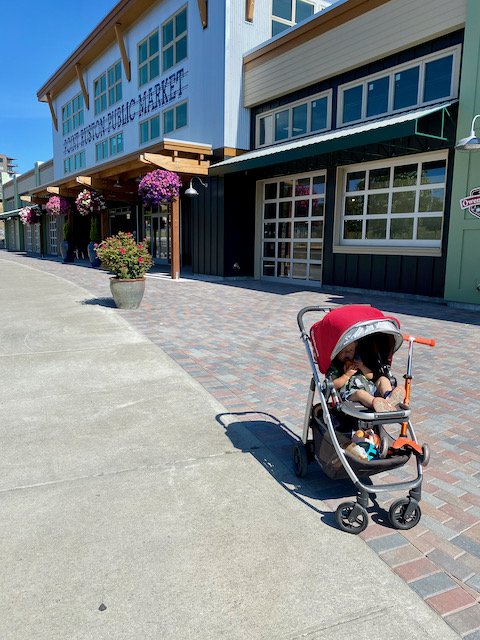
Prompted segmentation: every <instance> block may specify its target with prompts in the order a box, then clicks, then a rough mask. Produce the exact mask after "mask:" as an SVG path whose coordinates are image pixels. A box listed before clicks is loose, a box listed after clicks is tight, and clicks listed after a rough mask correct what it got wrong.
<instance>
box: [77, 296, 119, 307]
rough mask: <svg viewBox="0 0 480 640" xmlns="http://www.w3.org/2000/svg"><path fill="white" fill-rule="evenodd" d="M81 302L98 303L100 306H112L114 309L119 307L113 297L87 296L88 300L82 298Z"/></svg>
mask: <svg viewBox="0 0 480 640" xmlns="http://www.w3.org/2000/svg"><path fill="white" fill-rule="evenodd" d="M81 304H92V305H98V306H99V307H111V308H113V309H116V308H117V305H116V304H115V302H114V301H113V298H87V299H86V300H82V301H81Z"/></svg>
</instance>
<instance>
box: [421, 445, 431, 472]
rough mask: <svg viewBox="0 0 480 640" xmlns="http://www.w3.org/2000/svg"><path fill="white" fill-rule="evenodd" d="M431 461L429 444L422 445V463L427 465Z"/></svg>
mask: <svg viewBox="0 0 480 640" xmlns="http://www.w3.org/2000/svg"><path fill="white" fill-rule="evenodd" d="M429 462H430V447H429V446H428V444H424V445H422V465H423V466H424V467H426V466H427V465H428V463H429Z"/></svg>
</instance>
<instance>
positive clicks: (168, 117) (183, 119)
mask: <svg viewBox="0 0 480 640" xmlns="http://www.w3.org/2000/svg"><path fill="white" fill-rule="evenodd" d="M187 124H188V121H187V103H186V102H182V104H179V105H177V106H176V107H174V108H173V109H167V110H166V111H164V112H163V134H164V135H165V134H167V133H171V132H172V131H176V130H177V129H181V128H182V127H186V126H187Z"/></svg>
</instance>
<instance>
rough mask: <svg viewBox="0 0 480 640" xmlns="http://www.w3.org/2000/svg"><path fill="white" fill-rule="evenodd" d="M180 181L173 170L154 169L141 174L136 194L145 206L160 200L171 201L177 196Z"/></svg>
mask: <svg viewBox="0 0 480 640" xmlns="http://www.w3.org/2000/svg"><path fill="white" fill-rule="evenodd" d="M181 186H182V181H181V180H180V178H179V176H178V175H177V174H176V173H175V172H173V171H165V170H163V169H155V171H150V173H147V174H146V175H144V176H143V178H142V179H141V181H140V184H139V185H138V194H139V196H140V197H141V198H142V201H143V204H144V205H145V206H146V207H155V206H157V205H159V204H160V203H161V202H172V200H175V198H178V194H179V193H180V187H181Z"/></svg>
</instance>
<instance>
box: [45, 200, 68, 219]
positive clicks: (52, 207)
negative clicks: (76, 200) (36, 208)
mask: <svg viewBox="0 0 480 640" xmlns="http://www.w3.org/2000/svg"><path fill="white" fill-rule="evenodd" d="M45 209H46V210H47V213H48V214H50V215H51V216H54V217H58V216H59V215H61V214H62V215H64V216H66V215H68V214H69V213H70V203H69V201H68V200H67V199H66V198H64V197H63V196H50V198H49V199H48V200H47V204H46V205H45Z"/></svg>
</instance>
